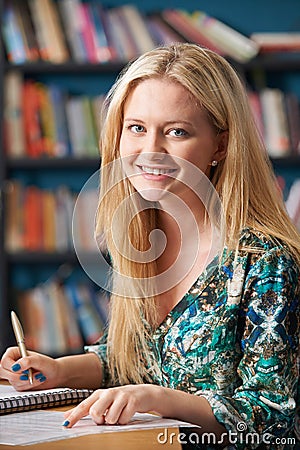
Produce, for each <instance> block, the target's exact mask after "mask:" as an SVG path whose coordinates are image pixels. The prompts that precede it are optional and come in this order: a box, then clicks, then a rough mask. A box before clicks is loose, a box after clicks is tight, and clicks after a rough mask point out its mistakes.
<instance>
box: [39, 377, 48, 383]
mask: <svg viewBox="0 0 300 450" xmlns="http://www.w3.org/2000/svg"><path fill="white" fill-rule="evenodd" d="M46 380H47V378H46V377H44V376H42V377H41V378H40V379H39V381H40V382H41V383H43V382H44V381H46Z"/></svg>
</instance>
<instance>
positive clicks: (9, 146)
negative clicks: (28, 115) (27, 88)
mask: <svg viewBox="0 0 300 450" xmlns="http://www.w3.org/2000/svg"><path fill="white" fill-rule="evenodd" d="M4 86H5V89H4V93H3V95H4V117H3V120H4V136H5V149H6V153H7V155H8V156H9V157H12V158H18V157H20V156H23V155H24V154H25V145H26V144H25V133H24V126H23V102H22V92H23V77H22V75H21V73H20V72H19V71H15V70H11V71H9V72H8V73H7V74H6V75H5V78H4Z"/></svg>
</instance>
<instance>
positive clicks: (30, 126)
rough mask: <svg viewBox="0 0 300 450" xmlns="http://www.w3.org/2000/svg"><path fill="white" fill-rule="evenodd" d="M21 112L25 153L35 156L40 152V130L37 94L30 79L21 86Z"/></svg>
mask: <svg viewBox="0 0 300 450" xmlns="http://www.w3.org/2000/svg"><path fill="white" fill-rule="evenodd" d="M23 114H24V130H25V141H26V153H27V155H28V156H31V157H32V158H37V157H39V156H40V155H41V153H42V130H41V126H40V116H39V114H40V113H39V96H38V92H37V89H36V86H35V83H34V82H33V81H32V80H28V81H26V82H25V83H24V86H23Z"/></svg>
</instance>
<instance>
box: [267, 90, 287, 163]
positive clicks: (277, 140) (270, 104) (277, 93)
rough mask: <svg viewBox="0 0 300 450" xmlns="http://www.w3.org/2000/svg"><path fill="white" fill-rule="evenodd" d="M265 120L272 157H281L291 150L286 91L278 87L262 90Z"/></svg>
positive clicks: (269, 151) (268, 148)
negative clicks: (285, 98)
mask: <svg viewBox="0 0 300 450" xmlns="http://www.w3.org/2000/svg"><path fill="white" fill-rule="evenodd" d="M260 101H261V107H262V116H263V121H264V130H265V135H264V141H265V144H266V147H267V150H268V153H269V155H270V156H271V157H272V158H281V157H283V156H287V155H288V154H290V152H291V147H290V138H289V130H288V123H287V117H286V112H285V105H284V93H283V92H282V91H281V90H280V89H277V88H264V89H263V90H262V91H261V92H260Z"/></svg>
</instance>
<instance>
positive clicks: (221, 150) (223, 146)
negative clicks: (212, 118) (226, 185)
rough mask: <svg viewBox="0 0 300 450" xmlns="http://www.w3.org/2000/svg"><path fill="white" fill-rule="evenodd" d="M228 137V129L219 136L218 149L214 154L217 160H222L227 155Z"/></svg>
mask: <svg viewBox="0 0 300 450" xmlns="http://www.w3.org/2000/svg"><path fill="white" fill-rule="evenodd" d="M228 138H229V133H228V130H226V131H222V132H221V133H219V134H218V136H217V150H216V152H215V154H214V159H215V160H217V161H222V159H224V158H225V157H226V155H227V147H228Z"/></svg>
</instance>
